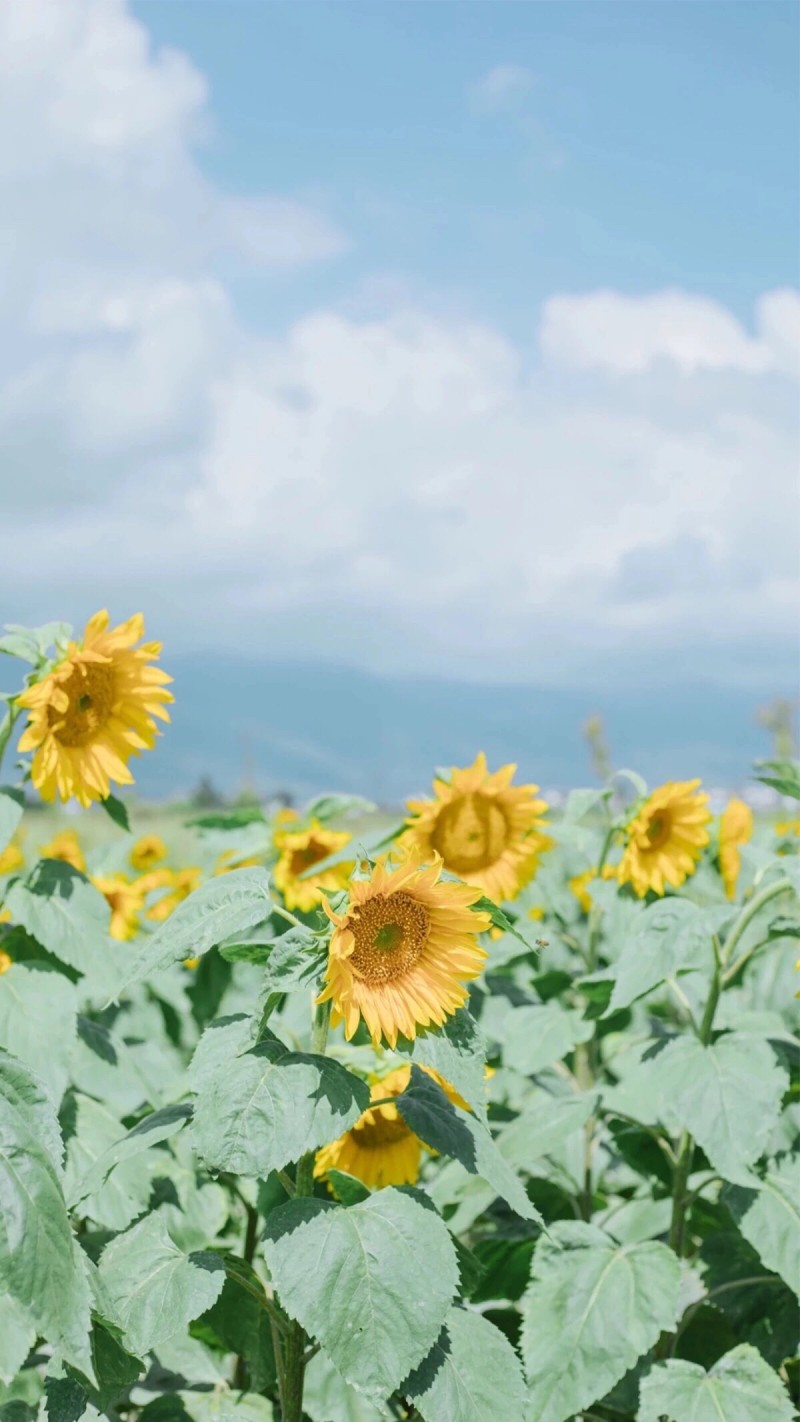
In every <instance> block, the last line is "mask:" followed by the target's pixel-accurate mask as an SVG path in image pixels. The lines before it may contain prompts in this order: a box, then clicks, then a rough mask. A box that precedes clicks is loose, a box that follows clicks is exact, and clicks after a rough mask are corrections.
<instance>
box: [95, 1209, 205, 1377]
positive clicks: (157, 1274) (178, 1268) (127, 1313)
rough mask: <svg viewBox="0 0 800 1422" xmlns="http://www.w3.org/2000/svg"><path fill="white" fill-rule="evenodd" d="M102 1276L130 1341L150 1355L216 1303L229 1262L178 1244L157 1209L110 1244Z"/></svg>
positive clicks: (134, 1349)
mask: <svg viewBox="0 0 800 1422" xmlns="http://www.w3.org/2000/svg"><path fill="white" fill-rule="evenodd" d="M100 1278H101V1281H102V1283H103V1285H104V1286H105V1288H106V1290H107V1292H108V1295H109V1298H110V1299H111V1302H112V1304H113V1306H114V1308H115V1309H116V1311H117V1314H118V1315H119V1318H120V1321H121V1323H122V1325H123V1327H124V1329H125V1336H126V1346H127V1347H128V1348H129V1349H130V1351H131V1352H132V1353H135V1354H137V1355H139V1356H140V1357H144V1356H145V1354H147V1353H148V1352H149V1351H150V1349H151V1348H153V1347H155V1346H156V1344H158V1343H160V1342H162V1341H163V1340H164V1339H167V1338H170V1337H171V1336H172V1335H173V1334H174V1333H178V1332H183V1330H184V1329H185V1328H186V1327H187V1325H188V1324H189V1323H191V1321H192V1320H193V1319H195V1318H197V1317H199V1315H200V1314H201V1313H205V1311H206V1309H207V1308H210V1307H211V1305H212V1304H213V1303H214V1301H215V1299H216V1298H217V1297H218V1295H219V1294H220V1292H221V1290H222V1286H223V1284H224V1282H225V1266H224V1264H223V1262H222V1260H221V1259H220V1258H219V1256H218V1255H215V1254H209V1253H200V1254H186V1253H184V1251H183V1250H181V1249H178V1248H177V1246H176V1245H175V1244H173V1242H172V1240H171V1239H170V1237H169V1235H168V1234H167V1229H166V1225H165V1224H164V1221H163V1219H161V1217H160V1216H159V1215H157V1214H152V1215H148V1216H147V1217H146V1218H145V1219H143V1220H142V1221H141V1222H140V1223H139V1224H137V1225H134V1226H133V1228H132V1229H129V1230H128V1231H127V1232H126V1233H125V1234H120V1235H118V1236H117V1238H116V1239H114V1240H112V1241H111V1243H110V1244H109V1245H107V1247H106V1249H105V1250H104V1251H103V1254H102V1257H101V1260H100Z"/></svg>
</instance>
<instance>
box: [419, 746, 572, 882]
mask: <svg viewBox="0 0 800 1422" xmlns="http://www.w3.org/2000/svg"><path fill="white" fill-rule="evenodd" d="M516 768H517V767H516V766H515V765H504V766H503V767H502V769H501V770H497V771H495V772H494V774H491V775H490V774H489V771H488V769H487V766H486V756H485V755H484V754H483V752H482V751H481V753H480V755H478V756H477V757H476V759H475V762H474V764H473V765H470V766H467V767H465V768H464V769H461V770H459V769H458V768H457V767H455V766H454V767H453V769H452V772H451V775H450V779H449V781H448V780H441V779H436V780H434V782H433V791H434V795H435V799H433V800H409V801H408V808H409V810H411V811H412V818H411V819H409V820H408V821H407V825H408V828H407V829H406V830H405V831H404V833H403V834H402V835H401V836H400V839H399V840H398V844H399V845H400V846H401V847H403V848H408V849H414V850H416V851H417V852H418V853H419V854H420V857H421V858H423V859H426V860H429V859H431V858H432V856H433V855H435V854H438V855H440V856H441V859H442V861H443V863H444V867H445V869H446V870H448V872H449V873H451V874H454V875H456V877H457V878H459V879H463V881H464V882H465V883H466V884H474V885H475V887H476V888H477V889H480V890H481V892H482V893H484V894H487V895H488V896H489V898H491V899H494V901H495V902H496V903H501V902H502V901H503V899H513V898H515V897H516V895H517V894H518V893H519V891H520V889H522V888H524V886H525V884H527V883H528V882H529V880H531V879H532V878H533V876H534V874H535V873H536V869H537V866H538V863H539V857H540V855H541V854H542V852H543V850H545V849H549V848H550V846H551V845H552V843H553V841H552V840H551V839H549V838H548V837H547V835H546V834H544V833H543V829H544V820H543V819H542V818H541V817H542V815H543V814H544V813H545V811H546V810H547V804H546V802H545V801H544V800H537V798H536V795H537V792H538V788H539V787H538V785H514V786H512V784H511V781H512V779H513V777H514V772H515V770H516Z"/></svg>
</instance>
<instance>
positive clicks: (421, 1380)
mask: <svg viewBox="0 0 800 1422" xmlns="http://www.w3.org/2000/svg"><path fill="white" fill-rule="evenodd" d="M399 1391H400V1392H401V1393H402V1394H403V1396H404V1397H409V1398H410V1399H411V1401H412V1402H413V1403H414V1405H415V1406H416V1408H417V1411H418V1412H419V1414H420V1416H421V1417H422V1418H423V1419H424V1422H486V1419H487V1418H488V1417H494V1416H496V1417H507V1418H512V1417H513V1418H517V1417H520V1418H521V1417H524V1415H525V1404H526V1394H525V1380H524V1378H523V1376H522V1369H521V1367H520V1364H519V1359H518V1358H517V1355H516V1353H515V1352H514V1349H513V1348H512V1347H511V1344H510V1343H509V1341H508V1339H507V1338H506V1337H505V1336H504V1335H503V1334H502V1333H501V1332H500V1330H499V1329H498V1328H495V1327H494V1325H493V1324H491V1323H489V1322H488V1320H487V1319H485V1318H484V1317H483V1316H482V1315H481V1314H479V1313H472V1312H468V1311H467V1310H466V1309H463V1308H451V1309H450V1312H449V1313H448V1315H447V1318H446V1320H445V1324H444V1327H443V1328H442V1331H441V1333H440V1334H439V1337H438V1339H437V1340H436V1342H435V1343H434V1345H433V1347H432V1348H431V1350H430V1352H429V1354H428V1356H427V1357H426V1358H425V1359H424V1361H423V1362H422V1363H420V1364H419V1366H418V1367H417V1368H416V1369H415V1370H414V1372H413V1373H412V1374H411V1376H410V1377H408V1378H406V1380H405V1382H404V1383H403V1384H402V1386H401V1387H400V1389H399Z"/></svg>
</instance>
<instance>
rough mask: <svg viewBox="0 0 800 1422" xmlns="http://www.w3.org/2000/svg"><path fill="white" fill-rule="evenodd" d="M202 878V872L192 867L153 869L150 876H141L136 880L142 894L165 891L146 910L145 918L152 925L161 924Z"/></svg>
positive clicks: (197, 885) (192, 891)
mask: <svg viewBox="0 0 800 1422" xmlns="http://www.w3.org/2000/svg"><path fill="white" fill-rule="evenodd" d="M202 877H203V874H202V870H200V869H198V868H197V867H196V866H194V865H191V866H189V867H188V868H186V869H154V870H153V871H152V873H150V874H143V875H142V877H141V879H139V880H138V884H139V887H140V889H141V890H142V892H143V893H145V894H149V893H151V892H152V891H153V890H154V889H165V890H166V893H164V894H162V895H161V897H160V898H158V899H156V901H155V903H154V904H152V905H151V906H150V908H149V909H148V910H147V917H148V918H149V919H152V921H153V922H154V923H163V922H164V921H165V919H168V918H169V916H170V914H171V913H174V912H175V910H176V908H177V907H178V904H182V903H183V901H184V899H188V897H189V895H190V894H193V893H194V891H195V889H196V888H198V887H199V885H200V880H201V879H202Z"/></svg>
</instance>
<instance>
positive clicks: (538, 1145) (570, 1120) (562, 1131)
mask: <svg viewBox="0 0 800 1422" xmlns="http://www.w3.org/2000/svg"><path fill="white" fill-rule="evenodd" d="M596 1103H597V1096H596V1094H595V1093H594V1092H591V1091H588V1092H575V1093H572V1092H570V1093H565V1094H564V1095H563V1096H551V1095H550V1093H549V1092H547V1091H540V1092H539V1093H538V1095H537V1096H536V1097H535V1099H534V1100H533V1101H532V1102H531V1103H530V1105H528V1106H526V1107H525V1108H524V1109H523V1111H522V1112H521V1113H520V1115H519V1116H517V1118H516V1120H515V1121H512V1122H511V1123H510V1125H508V1126H504V1127H503V1129H502V1131H501V1132H500V1134H499V1136H498V1138H497V1143H498V1146H499V1147H500V1149H501V1150H502V1152H503V1155H504V1156H505V1157H506V1159H507V1160H509V1161H511V1162H512V1163H513V1164H514V1165H516V1166H518V1167H520V1168H521V1169H524V1168H526V1167H527V1168H529V1167H530V1166H532V1165H533V1164H534V1163H535V1162H536V1161H537V1160H541V1158H542V1156H545V1155H548V1154H549V1153H550V1152H551V1151H553V1150H556V1149H557V1147H558V1146H560V1145H561V1144H562V1143H563V1142H564V1141H565V1140H568V1139H569V1137H570V1136H572V1135H574V1134H575V1132H576V1131H579V1130H580V1129H581V1126H583V1124H584V1122H585V1121H588V1119H589V1117H590V1116H591V1114H592V1112H593V1110H594V1109H595V1105H596Z"/></svg>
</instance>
